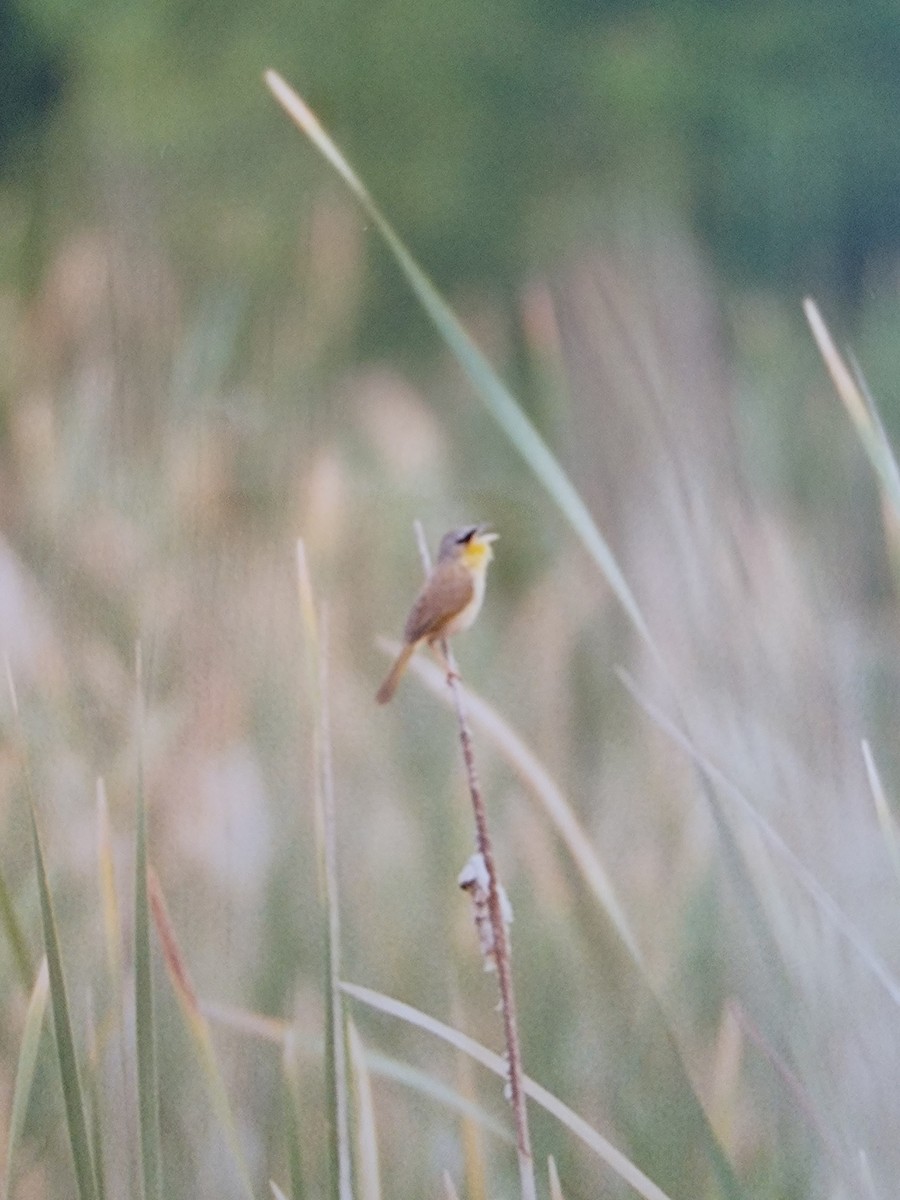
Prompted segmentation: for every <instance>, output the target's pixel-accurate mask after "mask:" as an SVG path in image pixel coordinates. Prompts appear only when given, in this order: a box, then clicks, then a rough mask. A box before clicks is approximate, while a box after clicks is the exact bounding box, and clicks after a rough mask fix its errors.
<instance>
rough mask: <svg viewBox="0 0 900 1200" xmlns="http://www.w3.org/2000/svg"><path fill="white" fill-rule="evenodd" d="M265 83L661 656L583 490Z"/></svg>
mask: <svg viewBox="0 0 900 1200" xmlns="http://www.w3.org/2000/svg"><path fill="white" fill-rule="evenodd" d="M264 78H265V82H266V85H267V87H268V88H269V90H270V91H271V92H272V94H273V96H274V97H275V99H276V100H277V101H278V103H279V104H280V105H281V107H282V108H283V109H284V111H285V112H286V113H287V114H288V116H289V117H290V118H291V120H292V121H293V122H294V124H295V125H297V127H298V128H299V129H300V130H301V132H302V133H304V134H305V135H306V137H307V138H309V140H310V141H311V142H312V144H313V145H314V146H315V147H316V149H317V150H318V151H319V153H320V154H321V155H322V156H323V157H324V158H325V159H326V160H327V161H328V162H329V163H330V164H331V165H332V167H334V169H335V170H336V171H337V173H338V174H339V175H340V177H341V178H342V179H343V180H344V182H345V183H346V184H347V186H348V187H349V189H350V191H351V192H352V193H353V194H354V196H356V198H357V200H358V201H359V203H360V205H361V206H362V208H363V210H364V211H365V213H366V215H367V217H368V218H369V219H370V220H371V222H372V224H373V225H374V226H375V228H376V229H377V230H378V232H379V233H380V234H381V237H382V238H383V239H384V241H385V242H386V244H387V246H388V249H389V250H390V251H391V253H392V254H393V256H394V258H395V259H396V261H397V264H398V265H399V267H400V269H401V271H402V272H403V274H404V275H405V276H406V278H407V281H408V282H409V284H410V286H411V287H412V290H413V292H414V293H415V295H416V297H417V299H418V300H419V303H420V304H421V305H422V307H423V308H424V309H425V311H426V312H427V313H428V315H429V317H430V318H431V320H432V322H433V323H434V324H435V326H436V327H437V329H438V332H439V333H440V335H441V337H442V338H443V340H444V342H445V343H446V344H447V346H448V347H449V348H450V350H451V351H452V352H453V354H454V356H455V357H456V359H457V361H458V362H459V364H460V366H461V367H462V369H463V370H464V371H465V373H466V375H467V376H468V377H469V380H470V381H471V383H472V385H473V386H474V388H475V390H476V392H477V394H478V395H479V396H480V397H481V399H482V401H483V403H484V405H485V407H486V409H487V411H488V413H489V414H490V415H491V417H492V418H493V419H494V421H496V423H497V424H498V425H499V426H500V428H501V429H502V430H503V432H504V433H505V434H506V436H507V437H508V438H509V440H510V442H511V443H512V444H513V446H515V448H516V450H517V451H518V452H519V454H520V455H521V456H522V458H523V459H524V460H525V462H526V463H527V464H528V466H529V467H530V468H531V470H532V472H533V473H534V475H535V477H536V478H537V479H538V480H539V481H540V483H541V484H542V485H543V486H544V488H545V489H546V490H547V492H548V493H549V494H550V496H551V498H552V499H553V501H554V503H555V504H556V506H557V507H558V508H559V510H560V512H561V513H562V514H563V516H564V517H565V518H566V520H567V521H568V522H569V524H570V525H571V526H572V529H573V530H574V531H575V533H576V534H577V535H578V537H579V538H580V539H581V541H582V543H583V544H584V546H585V548H586V549H587V551H588V553H589V554H590V555H591V557H592V558H593V559H594V561H595V563H596V564H597V566H598V567H599V568H600V570H601V572H602V573H603V575H604V577H605V578H606V581H607V583H608V584H609V586H610V587H611V588H612V590H613V592H614V593H615V595H616V597H617V598H618V600H619V602H620V604H621V605H622V607H623V608H624V609H625V611H626V613H627V614H628V616H629V618H630V620H631V622H632V624H633V625H634V627H635V629H636V630H637V632H638V633H639V634H640V636H641V637H642V638H643V640H644V641H645V643H646V644H647V646H648V647H649V648H650V649H651V651H652V652H653V653H654V655H655V656H656V657H657V659H658V658H659V652H658V650H657V648H656V645H655V643H654V641H653V639H652V637H651V635H650V630H649V627H648V626H647V623H646V621H645V619H644V616H643V613H642V612H641V610H640V608H639V606H638V603H637V601H636V600H635V598H634V595H633V594H632V591H631V589H630V587H629V586H628V583H627V581H626V579H625V576H624V575H623V574H622V571H621V569H620V567H619V564H618V562H617V561H616V558H615V555H614V554H613V552H612V550H611V549H610V547H609V545H608V544H607V542H606V539H605V538H604V537H603V535H602V534H601V533H600V530H599V529H598V528H597V524H596V522H595V521H594V518H593V517H592V516H591V514H590V512H589V511H588V508H587V506H586V505H585V503H584V501H583V500H582V499H581V496H580V495H579V493H578V491H577V489H576V488H575V486H574V485H573V483H572V481H571V480H570V479H569V477H568V475H567V474H566V472H565V471H564V470H563V468H562V466H561V465H560V463H559V461H558V460H557V459H556V457H555V456H554V454H553V452H552V451H551V450H550V448H549V446H548V445H547V443H546V442H545V441H544V439H543V438H542V437H541V435H540V434H539V433H538V431H537V429H536V428H535V427H534V425H533V424H532V422H531V421H530V420H529V418H528V417H527V416H526V414H525V412H524V411H523V410H522V407H521V405H520V404H519V402H518V401H517V400H516V398H515V397H514V396H513V394H512V393H511V392H510V391H509V389H508V388H507V387H506V386H505V384H504V383H503V382H502V381H501V380H500V378H499V376H498V375H497V373H496V371H495V370H494V369H493V367H492V366H491V365H490V363H489V362H488V360H487V359H486V358H485V356H484V354H483V353H482V352H481V350H479V348H478V347H477V346H476V345H475V343H474V341H473V340H472V338H471V337H470V336H469V334H468V333H467V332H466V330H465V329H464V328H463V326H462V324H461V322H460V321H459V319H458V318H457V316H456V314H455V313H454V312H453V310H452V309H451V308H450V306H449V304H447V302H446V301H445V300H444V298H443V297H442V296H441V294H440V293H439V292H438V291H437V289H436V288H435V287H434V285H433V284H432V283H431V281H430V280H429V278H428V277H427V275H426V274H425V272H424V271H423V270H422V269H421V267H420V266H419V265H418V263H417V262H416V261H415V259H414V258H413V256H412V255H411V254H410V252H409V251H408V250H407V248H406V246H405V245H404V243H403V242H402V241H401V239H400V237H399V236H398V235H397V234H396V233H395V232H394V229H393V227H392V226H391V225H390V223H389V222H388V220H387V219H386V218H385V217H384V215H383V214H382V212H381V210H380V209H379V208H378V206H377V205H376V204H375V202H374V200H373V199H372V197H371V195H370V194H369V192H368V190H367V189H366V187H365V186H364V184H363V183H362V181H361V180H360V178H359V176H358V175H357V174H356V172H355V171H354V170H353V168H352V167H351V166H350V164H349V163H348V162H347V160H346V158H345V157H344V155H343V154H342V153H341V151H340V150H339V149H338V147H337V146H336V145H335V143H334V142H333V141H332V140H331V138H330V137H329V135H328V134H327V133H326V132H325V130H324V129H323V128H322V126H321V124H320V123H319V121H318V119H317V118H316V116H315V115H314V113H313V112H312V111H311V109H310V108H309V107H308V106H307V104H306V103H305V102H304V101H303V100H302V99H301V98H300V97H299V96H298V95H297V93H296V92H295V91H294V90H293V88H291V87H290V86H289V85H288V84H287V83H286V82H285V81H284V79H282V77H281V76H280V75H279V74H278V73H277V72H276V71H271V70H270V71H266V73H265V77H264Z"/></svg>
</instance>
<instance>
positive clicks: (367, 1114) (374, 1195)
mask: <svg viewBox="0 0 900 1200" xmlns="http://www.w3.org/2000/svg"><path fill="white" fill-rule="evenodd" d="M347 1046H348V1048H349V1051H350V1065H351V1067H352V1070H353V1099H354V1102H355V1103H354V1110H355V1113H354V1115H355V1117H356V1122H355V1125H356V1159H355V1167H356V1171H355V1178H356V1180H357V1190H358V1193H359V1200H381V1168H380V1166H379V1161H378V1136H377V1132H376V1124H375V1101H374V1098H373V1095H372V1080H371V1077H370V1075H369V1067H368V1063H367V1061H366V1051H365V1047H364V1046H363V1041H362V1038H361V1037H360V1036H359V1030H358V1029H357V1028H356V1025H355V1024H354V1023H353V1021H351V1020H350V1019H349V1018H348V1020H347Z"/></svg>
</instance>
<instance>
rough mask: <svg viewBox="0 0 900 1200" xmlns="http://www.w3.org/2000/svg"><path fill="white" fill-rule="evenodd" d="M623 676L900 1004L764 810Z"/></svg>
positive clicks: (849, 924) (872, 954)
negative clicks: (746, 819) (753, 802)
mask: <svg viewBox="0 0 900 1200" xmlns="http://www.w3.org/2000/svg"><path fill="white" fill-rule="evenodd" d="M619 677H620V678H621V679H622V681H623V683H624V684H625V686H626V687H627V688H628V690H629V691H630V692H631V694H632V696H634V698H635V700H636V701H637V702H638V704H640V705H641V707H642V708H643V709H644V711H645V712H646V713H647V715H648V716H649V717H650V718H651V719H652V720H653V721H654V722H655V723H656V724H657V725H658V726H659V728H660V729H661V730H662V731H663V732H664V733H665V734H666V735H667V736H668V737H670V738H671V739H672V741H673V742H675V744H676V745H678V746H680V747H681V749H682V750H683V751H684V752H685V754H686V755H687V756H688V758H689V759H690V760H691V761H692V762H693V763H695V765H696V766H697V768H698V769H699V771H700V772H701V774H702V776H703V778H704V779H705V780H706V781H707V782H708V784H709V785H710V786H711V787H713V788H715V789H717V790H718V791H719V792H720V793H721V794H723V795H726V796H729V797H730V798H731V799H732V800H733V801H734V802H735V804H736V805H737V807H738V808H739V809H740V811H741V813H742V814H743V815H744V816H745V817H747V818H748V819H749V821H750V822H751V823H752V824H753V825H754V826H755V827H756V829H757V830H758V831H759V832H760V833H761V834H762V835H763V837H764V839H765V842H766V844H767V845H768V846H769V847H770V849H772V850H774V851H775V853H776V854H777V855H778V857H779V858H780V859H781V860H782V861H783V862H784V863H786V864H787V866H788V867H789V868H790V871H791V874H792V875H793V878H794V879H795V880H796V881H797V882H798V883H799V884H800V886H801V888H802V890H803V891H804V892H805V893H806V895H807V897H808V898H809V899H810V901H811V902H812V904H813V905H814V907H815V908H816V909H817V910H818V912H819V914H820V915H821V916H822V917H823V918H824V919H825V920H826V921H827V923H828V924H829V925H830V926H831V927H832V929H834V930H835V931H836V932H837V933H838V934H840V936H841V938H842V939H843V940H844V941H845V942H846V944H847V945H848V946H849V947H850V949H851V950H852V951H853V952H854V954H855V955H856V957H857V958H858V960H859V961H860V963H862V965H863V966H864V967H865V968H866V970H867V971H868V972H869V974H870V975H871V976H872V978H873V979H874V980H876V982H877V983H878V984H879V985H880V987H881V988H882V990H883V991H884V992H885V993H886V994H887V995H888V996H889V997H890V999H891V1000H892V1001H893V1002H894V1004H896V1005H898V1007H900V979H898V978H897V976H896V975H894V973H893V972H892V971H891V970H890V968H889V967H888V965H887V963H886V962H885V961H884V959H883V958H882V957H881V956H880V955H879V954H877V953H876V951H875V950H874V949H873V948H872V946H871V944H870V943H869V941H868V940H867V939H866V937H865V936H864V935H863V933H862V931H861V930H860V929H858V928H857V926H856V925H855V924H854V923H853V921H851V920H850V918H849V917H848V916H847V915H846V913H845V912H844V910H843V909H842V908H841V907H840V905H839V904H838V903H837V901H836V900H835V899H834V897H833V896H831V894H830V893H829V892H828V891H826V889H825V888H824V887H823V886H822V884H821V883H820V882H819V881H818V879H817V878H816V877H815V875H814V874H813V873H812V871H810V869H809V868H808V867H807V866H806V864H805V863H803V862H802V861H801V860H800V859H799V858H798V857H797V855H796V854H795V853H794V851H793V850H792V849H791V848H790V846H789V845H788V844H787V842H785V840H784V838H783V837H782V836H781V834H780V833H779V832H778V831H777V830H776V829H775V828H774V826H773V825H772V824H770V822H769V821H767V820H766V818H765V817H764V816H763V815H762V813H760V812H759V811H758V810H757V809H756V808H755V807H754V805H753V804H752V803H751V802H750V800H749V799H748V798H747V797H746V796H745V795H744V793H743V792H742V791H741V789H740V788H739V787H738V786H737V784H736V783H734V782H733V781H732V780H731V779H730V778H729V777H728V775H727V774H726V773H725V772H724V771H723V770H721V769H720V768H719V767H717V766H716V764H715V763H714V762H712V760H711V759H710V758H709V757H708V756H707V755H705V754H703V753H701V751H700V750H698V749H697V747H696V746H695V745H694V743H693V742H692V741H691V739H690V738H689V737H688V736H687V735H686V734H685V733H683V732H682V730H680V729H679V728H678V727H677V725H675V724H674V723H673V722H672V721H671V720H669V718H668V717H667V716H666V715H665V714H664V713H662V712H661V711H660V710H659V709H658V708H657V707H656V705H654V704H652V703H650V702H649V701H648V700H647V699H646V698H645V697H643V696H642V695H641V693H640V691H639V690H638V688H637V687H636V686H635V684H634V682H633V681H632V680H631V679H630V678H629V676H628V675H627V673H626V672H623V671H620V672H619Z"/></svg>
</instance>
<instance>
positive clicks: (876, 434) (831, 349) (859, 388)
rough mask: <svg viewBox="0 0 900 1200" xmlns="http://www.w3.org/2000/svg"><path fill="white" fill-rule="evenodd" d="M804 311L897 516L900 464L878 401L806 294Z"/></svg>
mask: <svg viewBox="0 0 900 1200" xmlns="http://www.w3.org/2000/svg"><path fill="white" fill-rule="evenodd" d="M803 311H804V313H805V314H806V319H807V321H808V322H809V327H810V329H811V330H812V333H813V337H814V338H815V340H816V345H817V346H818V348H819V353H820V354H821V356H822V360H823V362H824V363H825V366H826V367H827V369H828V373H829V375H830V376H831V381H832V383H833V384H834V388H835V391H836V392H837V394H838V396H840V398H841V400H842V401H843V404H844V407H845V408H846V410H847V412H848V414H849V416H850V420H851V421H852V422H853V425H854V427H855V428H856V432H857V434H858V435H859V439H860V441H861V442H862V444H863V447H864V449H865V451H866V454H868V456H869V461H870V462H871V464H872V466H873V467H874V468H875V473H876V475H877V476H878V482H879V486H880V487H881V492H882V495H883V496H884V498H885V499H886V500H887V502H888V503H889V504H890V506H891V508H892V509H893V512H894V517H895V518H900V467H898V466H897V459H896V458H895V456H894V451H893V450H892V448H891V444H890V442H889V441H888V437H887V434H886V432H885V429H884V425H883V424H882V422H881V417H880V415H879V413H878V410H877V408H876V407H875V401H874V399H873V398H872V395H871V393H870V392H869V390H868V388H867V387H866V383H865V380H864V379H863V378H862V374H861V372H860V370H859V368H858V366H857V365H856V364H855V363H853V369H852V370H851V368H850V367H849V366H848V365H847V363H846V362H845V361H844V359H843V358H842V357H841V355H840V354H839V352H838V350H837V347H836V346H835V344H834V341H833V340H832V337H831V334H830V333H829V332H828V327H827V325H826V324H825V322H824V321H823V320H822V315H821V313H820V312H819V309H818V307H817V306H816V304H815V302H814V301H813V300H811V299H809V298H808V297H807V299H806V300H804V301H803Z"/></svg>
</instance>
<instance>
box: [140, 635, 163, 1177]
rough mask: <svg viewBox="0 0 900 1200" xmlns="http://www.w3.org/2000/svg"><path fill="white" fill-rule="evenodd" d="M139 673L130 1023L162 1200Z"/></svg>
mask: <svg viewBox="0 0 900 1200" xmlns="http://www.w3.org/2000/svg"><path fill="white" fill-rule="evenodd" d="M142 676H143V671H142V668H141V651H140V647H138V651H137V696H136V705H137V713H136V727H137V728H136V738H137V745H138V778H137V816H136V825H137V835H136V846H135V861H134V992H135V995H134V1021H135V1041H136V1045H137V1081H138V1116H139V1121H140V1130H141V1174H142V1183H143V1193H144V1200H162V1196H163V1179H162V1172H163V1168H162V1139H161V1137H160V1129H159V1074H158V1069H157V1058H156V1020H155V1016H154V1001H153V961H152V957H151V953H150V903H149V899H148V896H147V808H146V804H145V802H144V760H143V751H142V749H141V747H142V743H143V730H144V706H143V678H142Z"/></svg>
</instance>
